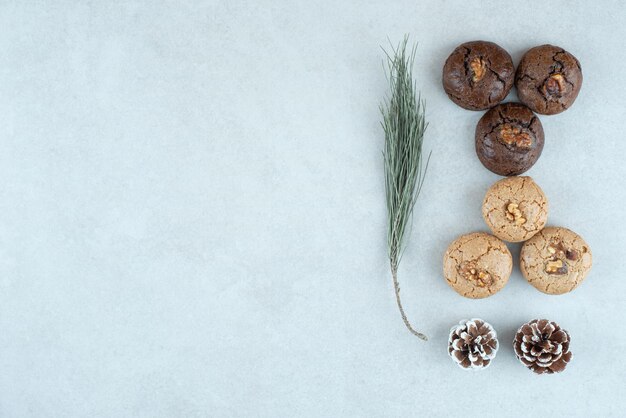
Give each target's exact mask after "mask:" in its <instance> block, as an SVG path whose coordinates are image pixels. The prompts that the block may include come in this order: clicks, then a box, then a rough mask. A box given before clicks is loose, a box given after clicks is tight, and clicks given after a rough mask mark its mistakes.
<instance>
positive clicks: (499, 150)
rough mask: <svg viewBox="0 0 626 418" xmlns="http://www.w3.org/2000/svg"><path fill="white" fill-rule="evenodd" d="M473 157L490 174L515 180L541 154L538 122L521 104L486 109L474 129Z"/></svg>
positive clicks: (540, 131)
mask: <svg viewBox="0 0 626 418" xmlns="http://www.w3.org/2000/svg"><path fill="white" fill-rule="evenodd" d="M475 141H476V155H478V159H479V160H480V162H481V163H483V165H484V166H485V167H486V168H487V169H489V170H490V171H492V172H494V173H496V174H499V175H501V176H516V175H518V174H522V173H523V172H525V171H527V170H528V169H529V168H531V167H532V166H533V165H534V164H535V163H536V162H537V160H538V159H539V157H540V156H541V151H543V142H544V136H543V127H542V126H541V121H539V118H538V117H537V116H536V115H535V114H534V113H533V112H532V111H531V110H530V109H529V108H528V107H526V106H524V105H523V104H521V103H503V104H499V105H497V106H495V107H494V108H492V109H490V110H489V111H487V113H485V114H484V115H483V117H482V118H480V120H479V121H478V125H476V133H475Z"/></svg>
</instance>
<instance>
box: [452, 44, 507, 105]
mask: <svg viewBox="0 0 626 418" xmlns="http://www.w3.org/2000/svg"><path fill="white" fill-rule="evenodd" d="M514 78H515V68H514V67H513V60H512V59H511V56H510V55H509V53H508V52H506V51H505V50H504V49H502V48H501V47H500V46H498V45H496V44H494V43H493V42H486V41H473V42H466V43H464V44H461V45H459V46H458V47H456V49H455V50H454V51H452V54H450V56H449V57H448V59H447V60H446V63H445V64H444V66H443V88H444V90H445V91H446V94H447V95H448V97H449V98H450V100H452V101H453V102H454V103H456V104H458V105H459V106H461V107H462V108H465V109H468V110H484V109H488V108H490V107H491V106H493V105H495V104H498V103H500V102H501V101H502V100H504V98H505V97H506V95H507V94H508V93H509V90H511V87H512V86H513V81H514Z"/></svg>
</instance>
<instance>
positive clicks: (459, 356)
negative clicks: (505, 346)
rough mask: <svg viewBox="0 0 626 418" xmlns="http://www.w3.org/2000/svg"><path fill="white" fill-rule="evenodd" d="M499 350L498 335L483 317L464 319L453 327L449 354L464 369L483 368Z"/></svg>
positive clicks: (449, 340) (449, 341)
mask: <svg viewBox="0 0 626 418" xmlns="http://www.w3.org/2000/svg"><path fill="white" fill-rule="evenodd" d="M497 351H498V336H497V335H496V331H495V330H494V329H493V327H492V326H491V325H489V324H488V323H486V322H485V321H483V320H482V319H470V320H469V321H467V320H463V321H461V322H459V325H456V326H454V327H452V329H451V330H450V338H449V339H448V354H450V357H452V360H454V361H455V362H456V363H457V364H458V365H459V366H461V367H462V368H464V369H474V370H480V369H483V368H485V367H487V366H489V364H490V363H491V360H493V358H494V357H495V356H496V353H497Z"/></svg>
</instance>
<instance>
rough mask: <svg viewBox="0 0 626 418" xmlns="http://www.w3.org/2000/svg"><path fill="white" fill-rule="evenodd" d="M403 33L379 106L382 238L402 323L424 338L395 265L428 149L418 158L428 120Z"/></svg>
mask: <svg viewBox="0 0 626 418" xmlns="http://www.w3.org/2000/svg"><path fill="white" fill-rule="evenodd" d="M407 43H408V36H405V38H404V40H403V41H402V42H401V43H400V45H399V46H398V47H397V48H392V50H393V56H391V55H390V54H388V53H387V52H385V54H386V55H387V63H388V68H387V70H388V74H389V84H390V89H391V97H390V98H389V99H388V100H387V101H386V102H385V103H384V104H383V105H382V106H381V113H382V116H383V120H382V123H381V124H382V127H383V129H384V131H385V149H384V151H383V156H384V162H385V191H386V198H387V212H388V221H389V224H388V229H387V244H388V253H389V262H390V265H391V273H392V277H393V282H394V288H395V292H396V301H397V303H398V308H399V309H400V314H401V315H402V319H403V321H404V324H405V325H406V327H407V328H408V329H409V331H411V333H413V334H414V335H416V336H418V337H420V338H422V339H424V340H426V336H425V335H423V334H421V333H419V332H417V331H416V330H415V329H414V328H413V326H412V325H411V323H410V322H409V321H408V319H407V317H406V314H405V313H404V309H403V307H402V303H401V301H400V286H399V284H398V275H397V273H398V266H399V264H400V260H401V258H402V254H403V252H404V249H405V244H406V234H407V232H408V231H409V230H410V225H409V221H410V220H411V219H412V215H413V208H414V207H415V202H416V200H417V198H418V196H419V194H420V191H421V189H422V185H423V183H424V176H425V174H426V169H427V168H428V162H429V160H430V155H429V157H428V159H427V160H426V164H423V160H422V144H423V142H424V132H425V131H426V127H427V125H428V124H427V123H426V121H425V118H424V112H425V110H424V102H423V101H422V99H421V96H420V95H419V94H418V93H416V88H415V84H414V82H413V74H412V66H413V62H414V59H415V51H416V47H417V46H414V47H413V48H412V49H411V51H409V52H407Z"/></svg>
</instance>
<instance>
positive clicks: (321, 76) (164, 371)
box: [0, 0, 626, 417]
mask: <svg viewBox="0 0 626 418" xmlns="http://www.w3.org/2000/svg"><path fill="white" fill-rule="evenodd" d="M583 4H586V5H587V6H585V7H584V8H583ZM625 20H626V6H625V5H624V3H623V2H620V1H611V2H609V1H607V2H602V4H601V5H598V6H591V3H590V2H576V3H575V2H565V3H546V2H543V1H537V2H533V3H524V5H518V6H514V5H513V4H510V5H506V4H505V3H504V2H496V1H491V2H482V1H481V2H467V1H437V0H433V1H393V2H389V1H380V2H371V1H366V2H365V1H344V2H337V1H301V2H278V1H269V0H265V1H259V0H256V1H250V2H241V1H233V2H226V1H224V2H200V1H188V2H182V1H171V2H151V1H83V2H79V1H76V2H70V1H58V2H52V1H3V2H2V3H1V4H0V179H1V183H0V416H2V417H205V416H206V417H209V416H211V417H228V416H251V417H255V416H263V417H279V416H284V417H292V416H311V417H316V416H318V417H331V416H363V417H381V416H418V415H420V413H421V416H429V417H438V416H442V417H444V416H445V417H450V416H459V417H470V416H483V417H490V416H528V415H539V416H542V415H547V416H566V415H569V416H595V417H605V416H623V415H624V406H623V403H622V402H620V399H621V400H622V401H623V399H624V398H625V397H626V391H625V389H624V381H625V380H626V364H625V360H624V359H625V357H624V352H625V349H626V337H625V334H626V331H625V330H624V327H623V325H624V323H625V322H626V313H625V308H624V306H625V304H626V296H625V295H626V277H625V275H624V262H625V259H626V257H625V256H626V251H625V249H626V239H625V227H624V213H625V212H624V206H625V205H626V190H625V189H626V187H625V186H624V181H625V180H624V178H625V176H626V170H625V167H626V165H625V164H624V161H623V159H624V156H625V155H626V137H625V134H624V131H625V130H624V123H626V122H625V121H626V106H625V105H624V102H625V101H624V98H625V97H626V77H624V74H623V72H624V66H625V65H626V50H625V48H624V40H625V38H626V29H625V26H624V21H625ZM406 32H410V33H411V35H412V39H413V40H418V41H419V42H420V46H419V49H418V56H417V62H416V66H415V73H416V77H417V79H418V80H417V82H418V85H419V87H420V88H421V90H422V92H423V95H424V97H425V99H426V100H427V107H428V120H429V121H430V128H429V130H428V134H427V138H426V149H427V150H432V152H433V157H432V164H431V167H430V171H429V173H428V176H427V180H426V184H425V187H424V190H423V195H422V198H421V199H420V201H419V202H418V205H417V208H416V211H417V217H416V219H415V225H414V230H413V233H412V234H411V245H410V247H409V249H408V252H407V254H406V258H405V259H404V262H403V265H402V268H401V284H402V289H403V296H404V301H405V303H406V306H407V311H408V314H409V316H410V318H411V319H412V320H413V321H414V322H415V324H416V325H417V327H418V328H419V329H420V330H422V331H424V332H426V333H427V334H428V335H429V336H430V338H431V340H430V341H429V342H428V343H423V342H421V341H419V340H417V339H416V338H414V337H413V336H411V335H410V334H409V333H408V332H407V331H406V330H405V329H404V327H403V325H402V322H401V320H400V316H399V314H398V311H397V309H396V306H395V301H394V297H393V291H392V286H391V278H390V275H389V270H388V266H387V260H386V250H385V216H386V212H385V207H384V198H383V180H382V179H383V178H382V159H381V148H382V143H383V135H382V132H381V129H380V127H379V119H380V116H379V111H378V105H379V103H380V101H381V100H382V98H383V97H384V95H385V92H386V90H387V85H386V81H385V77H384V74H383V70H382V59H383V54H382V52H381V50H380V47H379V46H380V45H388V41H387V37H388V38H389V39H390V40H391V41H392V42H393V43H396V42H398V41H399V40H400V39H401V38H402V36H403V34H404V33H406ZM475 39H485V40H491V41H495V42H497V43H498V44H500V45H501V46H503V47H504V48H505V49H507V50H508V51H509V52H510V53H511V55H512V56H513V59H514V61H515V63H516V64H517V62H518V61H519V59H520V58H521V56H522V54H523V52H524V51H525V50H527V49H528V48H530V47H532V46H535V45H538V44H543V43H554V44H556V45H559V46H562V47H564V48H565V49H567V50H568V51H570V52H572V53H573V54H574V55H575V56H577V57H578V58H579V59H580V61H581V63H582V68H583V73H584V84H583V87H582V90H581V93H580V96H579V98H578V100H577V101H576V103H575V105H574V106H573V107H572V108H571V109H570V110H568V111H566V112H565V113H562V114H560V115H557V116H550V117H547V116H543V117H541V121H542V122H543V126H544V129H545V133H546V145H545V149H544V153H543V155H542V157H541V158H540V160H539V162H538V163H537V164H536V166H535V167H533V169H532V170H531V171H529V173H528V174H529V175H531V176H533V177H534V178H535V180H536V181H537V182H538V183H539V184H540V185H541V187H542V188H543V189H544V191H545V192H546V194H547V196H548V197H549V199H550V203H551V212H550V217H549V223H550V224H552V225H562V226H567V227H569V228H571V229H573V230H575V231H577V232H578V233H580V234H581V235H582V236H583V237H584V238H585V239H586V240H587V241H588V243H589V244H590V245H591V247H592V249H593V253H594V262H595V265H594V267H593V269H592V271H591V274H590V275H589V277H588V279H587V281H586V282H585V283H584V284H583V285H582V286H581V287H580V288H579V289H578V290H576V291H575V292H573V293H571V294H567V295H564V296H560V297H555V296H547V295H543V294H541V293H539V292H538V291H536V290H535V289H534V288H532V287H531V286H530V285H528V284H527V283H526V282H525V281H524V279H523V278H522V277H521V275H520V273H519V271H518V270H517V268H516V269H515V271H514V274H513V275H512V277H511V280H510V281H509V284H508V285H507V286H506V287H505V288H504V290H503V291H502V292H500V293H499V294H497V295H495V296H493V297H491V298H489V299H486V300H467V299H464V298H462V297H461V296H458V295H457V294H456V293H454V292H453V291H452V290H451V289H449V288H448V286H447V285H446V283H445V282H444V280H443V278H442V274H441V271H440V270H441V258H442V254H443V252H444V250H445V248H446V246H447V245H448V243H449V242H450V241H451V240H453V239H454V238H455V237H456V236H458V235H460V234H463V233H466V232H470V231H474V230H485V226H484V225H483V221H482V218H481V215H480V203H481V200H482V197H483V194H484V192H485V190H486V189H487V187H488V186H489V185H490V184H491V183H492V182H494V181H496V180H497V179H498V176H496V175H494V174H492V173H490V172H488V171H487V170H486V169H484V168H483V167H482V165H481V164H480V162H479V161H478V159H477V158H476V156H475V154H474V150H473V131H474V127H475V125H476V122H477V121H478V119H479V118H480V116H481V115H482V113H481V112H469V111H466V110H463V109H461V108H459V107H457V106H455V105H454V104H453V103H452V102H451V101H449V100H448V99H447V97H446V96H445V94H444V92H443V89H442V87H441V82H440V77H441V68H442V65H443V62H444V60H445V58H446V57H447V55H448V54H449V53H450V52H451V51H452V49H453V48H454V47H455V46H456V45H457V44H459V43H462V42H464V41H469V40H475ZM510 99H511V100H514V99H515V93H512V94H511V96H510ZM511 249H512V251H513V253H514V255H517V254H518V253H519V245H513V246H511ZM474 316H477V317H482V318H484V319H486V320H488V321H489V322H491V323H492V324H493V325H494V326H495V328H496V329H497V330H498V333H499V335H500V339H501V344H502V348H501V350H500V352H499V355H498V357H497V359H496V360H495V361H494V363H493V365H492V367H490V368H489V369H487V370H485V371H483V372H481V373H466V372H464V371H462V370H461V369H459V368H457V366H455V365H454V364H453V363H452V361H451V360H450V359H449V358H448V357H447V353H446V339H447V334H448V330H449V328H450V326H451V325H453V324H454V323H456V322H457V321H458V320H459V319H462V318H465V317H474ZM538 316H539V317H547V318H550V319H553V320H555V321H557V322H559V323H560V324H561V325H562V326H563V327H564V328H566V329H567V330H568V331H569V332H570V333H571V335H572V340H573V341H572V351H573V352H574V360H573V362H572V363H571V364H570V366H569V368H568V369H567V370H566V372H565V373H563V374H562V375H556V376H535V375H533V374H532V373H530V372H529V371H528V370H526V369H525V368H523V367H522V366H521V365H520V364H518V362H517V360H516V359H515V358H514V355H513V350H512V348H511V345H510V341H511V339H512V337H513V334H514V331H515V330H516V328H517V327H518V326H519V325H520V324H522V323H523V322H525V321H527V320H529V319H532V318H534V317H538Z"/></svg>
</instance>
